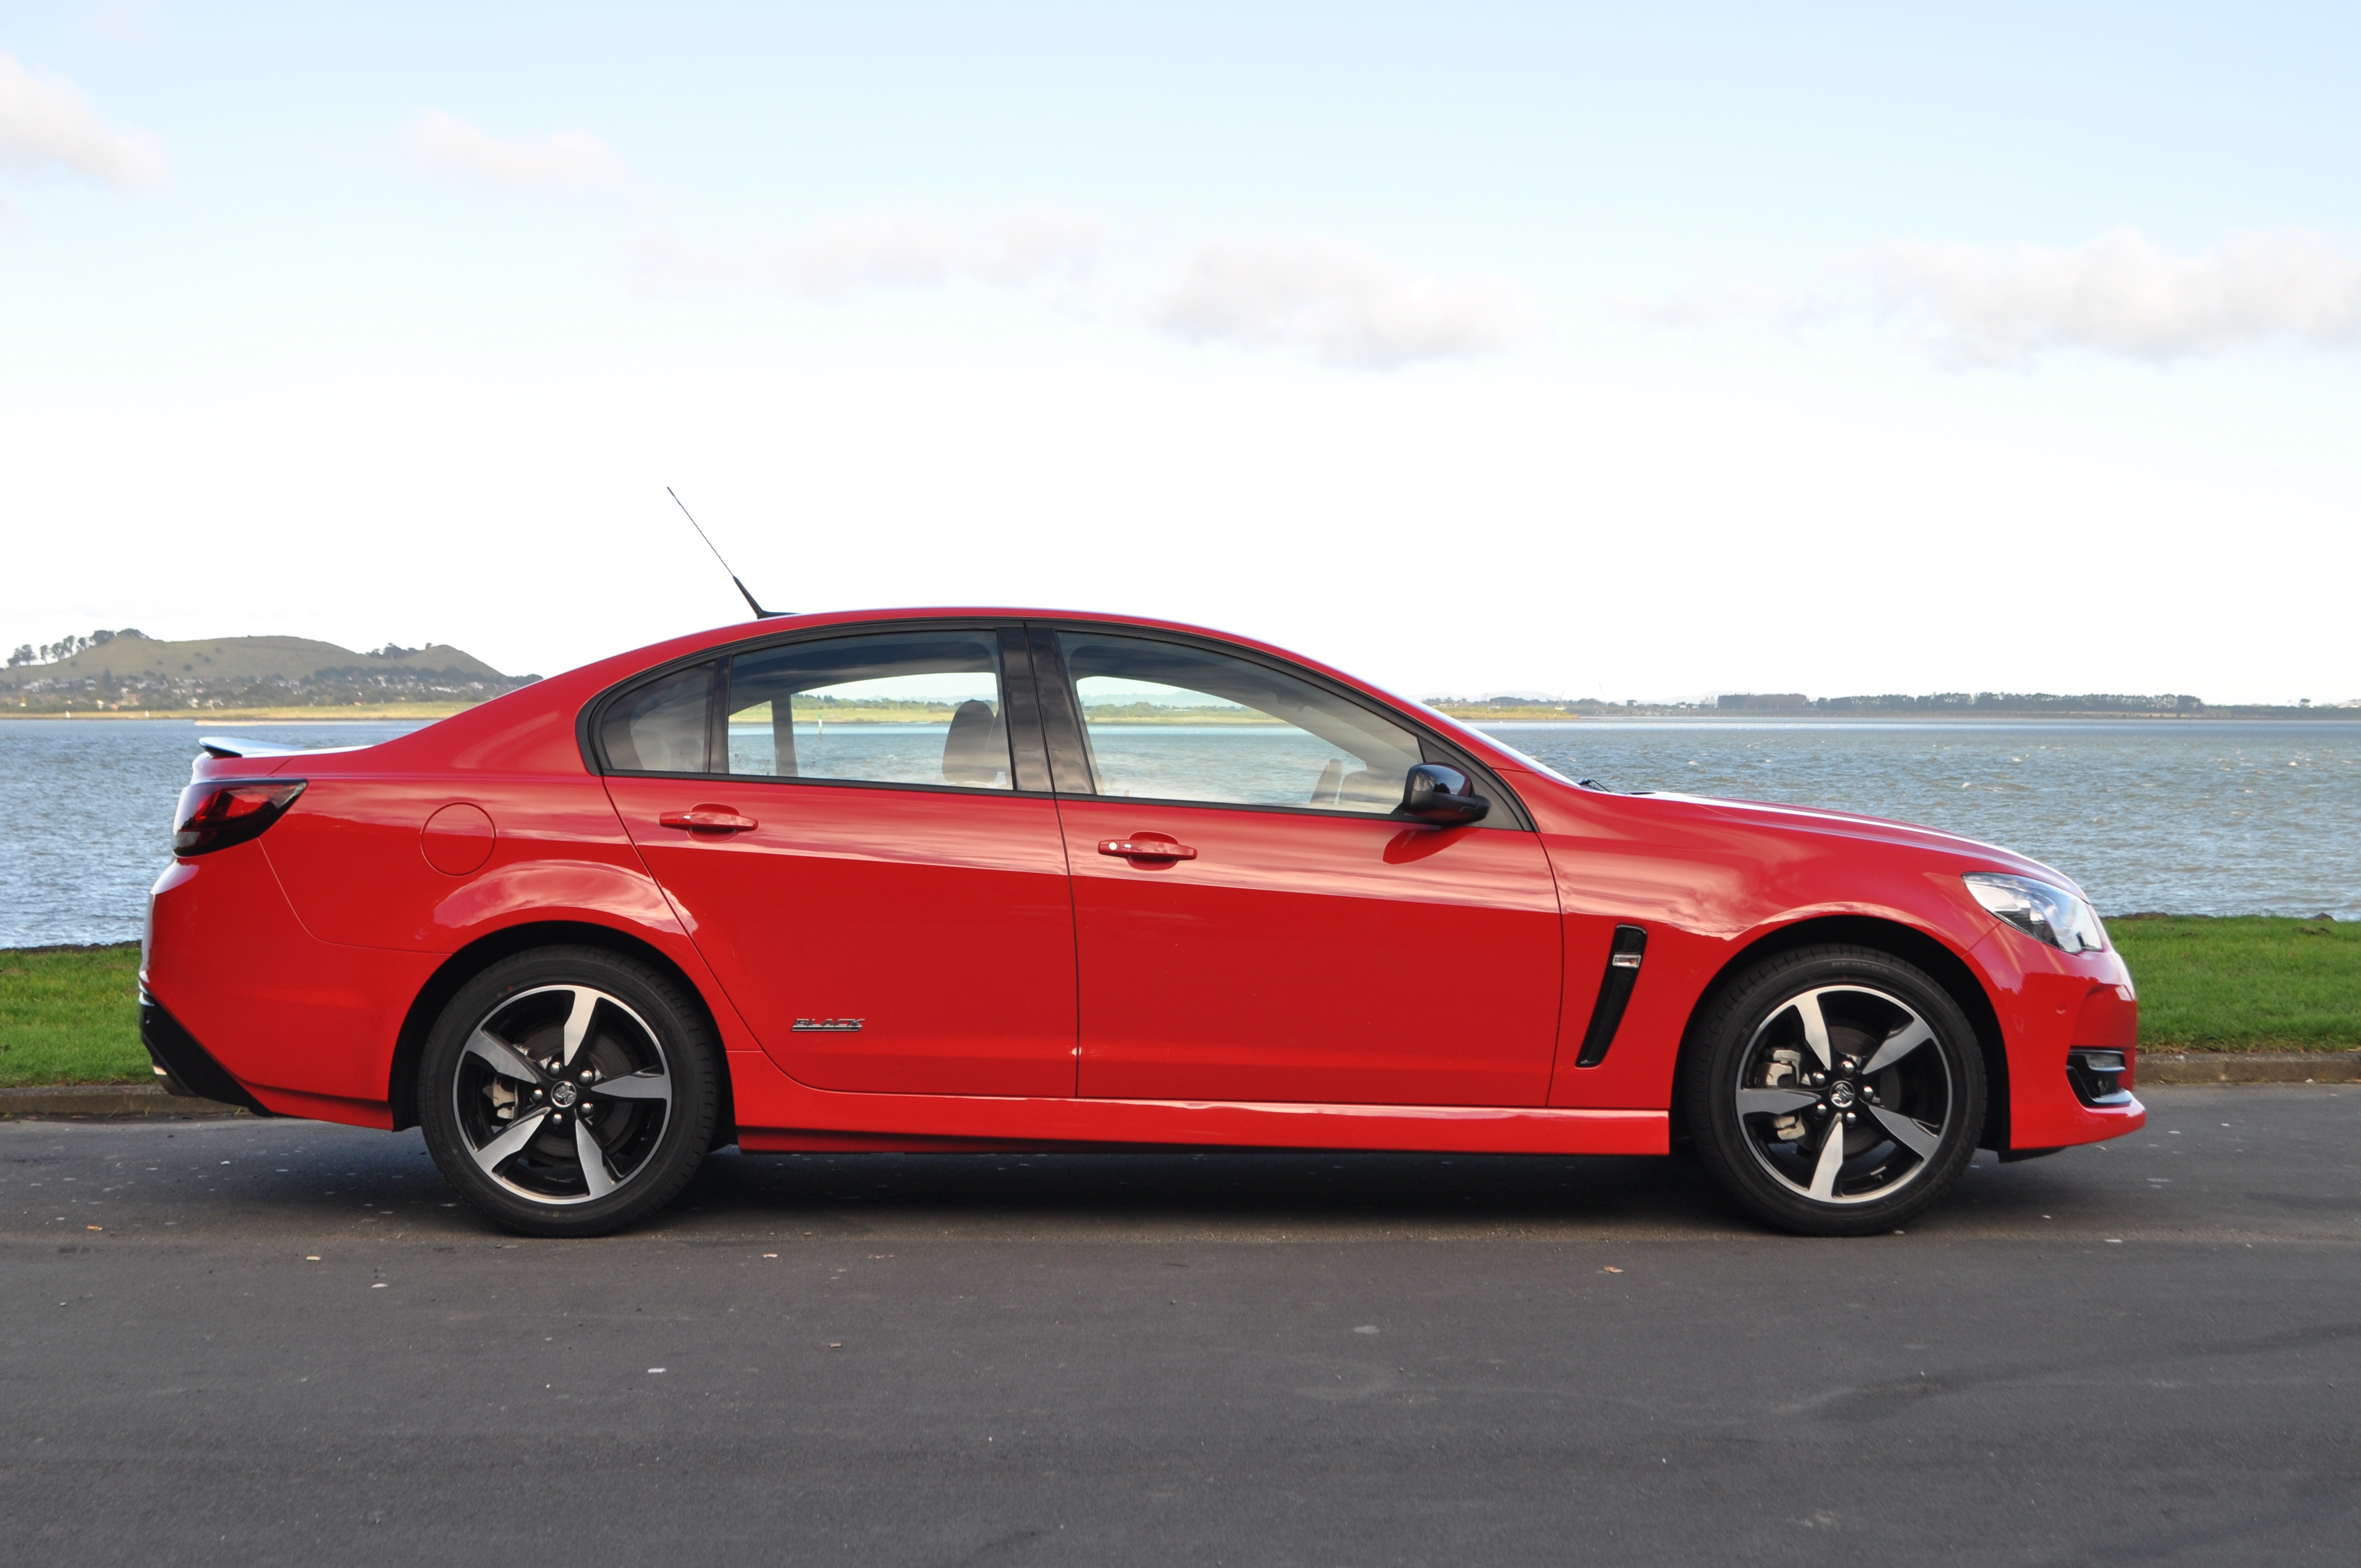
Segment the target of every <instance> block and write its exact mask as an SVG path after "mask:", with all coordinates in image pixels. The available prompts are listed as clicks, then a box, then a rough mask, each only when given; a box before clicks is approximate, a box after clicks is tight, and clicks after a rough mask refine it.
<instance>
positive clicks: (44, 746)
mask: <svg viewBox="0 0 2361 1568" xmlns="http://www.w3.org/2000/svg"><path fill="white" fill-rule="evenodd" d="M199 728H200V727H199V726H197V725H192V724H190V723H187V722H185V721H181V720H169V719H155V720H145V721H143V720H137V719H124V720H102V719H92V720H83V719H72V720H40V719H0V798H5V799H6V800H7V801H8V802H9V803H10V806H11V808H12V809H11V812H10V817H11V820H10V822H9V824H8V831H7V832H5V834H0V947H22V946H31V945H38V944H43V943H51V942H103V941H124V940H129V939H132V938H137V936H138V934H139V923H140V917H141V911H142V909H143V907H144V899H145V896H146V894H147V891H148V884H149V883H152V882H153V881H154V880H155V878H156V873H157V872H159V870H160V869H162V867H163V865H164V864H165V862H166V861H167V859H168V858H169V851H168V849H167V843H168V835H169V834H170V830H171V825H170V821H169V820H168V819H169V818H170V816H171V812H172V804H173V801H174V800H175V798H176V797H177V796H178V795H179V793H180V790H181V786H182V785H183V784H187V783H188V779H189V761H190V759H191V758H192V756H193V755H195V752H196V737H197V734H198V732H199ZM203 728H204V729H205V730H206V731H207V732H212V731H213V730H214V729H220V730H223V731H225V732H234V733H236V734H238V735H241V736H244V737H247V738H248V739H251V740H268V741H272V742H274V743H277V744H281V745H292V746H349V745H355V744H362V743H368V742H371V741H376V740H385V739H388V738H390V737H391V736H394V735H398V734H401V733H404V732H406V731H407V730H409V729H415V728H416V726H414V725H401V724H304V725H287V726H272V725H247V726H239V727H235V729H233V728H232V727H229V726H225V725H221V724H219V723H215V724H213V725H208V726H204V727H203ZM801 728H802V727H801V726H798V727H797V729H798V731H799V732H800V730H801ZM1498 734H1499V738H1500V739H1501V740H1504V741H1506V742H1507V743H1509V744H1510V745H1512V746H1515V747H1517V748H1519V749H1520V750H1521V751H1528V752H1530V753H1532V755H1533V756H1535V757H1537V758H1539V759H1540V760H1541V761H1543V762H1547V763H1549V764H1550V765H1551V766H1552V767H1554V768H1557V769H1558V770H1559V771H1561V772H1563V773H1567V774H1570V775H1571V776H1573V777H1576V778H1595V779H1597V780H1598V781H1599V782H1600V783H1602V784H1609V785H1611V786H1613V787H1615V788H1619V789H1652V788H1653V789H1670V790H1679V791H1683V792H1685V793H1689V794H1697V795H1730V796H1732V797H1737V798H1742V799H1751V800H1777V801H1785V802H1789V803H1792V804H1795V805H1801V806H1833V807H1837V808H1839V809H1843V810H1849V811H1861V812H1867V813H1869V814H1870V815H1872V816H1876V817H1899V818H1901V819H1903V820H1905V821H1912V822H1924V823H1926V824H1927V825H1929V826H1931V827H1936V828H1946V829H1949V830H1950V831H1952V832H1957V833H1964V834H1967V835H1969V836H1970V837H1971V838H1977V839H1989V840H1991V841H1993V842H1996V843H2002V844H2006V845H2008V846H2010V847H2011V848H2013V849H2016V850H2023V851H2024V852H2026V853H2027V854H2030V855H2033V856H2035V857H2037V858H2038V859H2040V860H2042V861H2048V863H2049V864H2051V865H2054V866H2056V867H2058V868H2059V870H2061V871H2063V872H2067V873H2068V874H2069V875H2070V876H2072V877H2074V878H2076V879H2077V880H2078V881H2080V882H2081V883H2082V885H2083V886H2084V887H2086V888H2088V889H2089V890H2090V891H2091V893H2092V896H2093V897H2094V898H2095V899H2096V900H2097V902H2098V905H2099V907H2100V908H2101V909H2103V910H2104V911H2107V912H2109V913H2111V914H2123V913H2127V912H2129V911H2132V910H2146V909H2160V910H2170V911H2175V912H2179V913H2187V914H2214V915H2240V914H2280V915H2312V914H2314V913H2316V912H2319V911H2323V910H2325V911H2327V912H2328V913H2330V914H2333V915H2334V916H2337V917H2338V918H2339V919H2361V724H2345V723H2335V722H2329V721H2313V722H2302V721H2292V720H2290V721H2282V722H2277V723H2268V722H2264V723H2217V722H2211V721H2209V722H2202V723H2154V724H2149V723H2136V722H2123V723H2082V724H2078V723H2069V722H2056V723H2044V722H2020V723H2015V724H2010V723H1990V724H1984V723H1916V724H1912V723H1862V722H1852V723H1815V722H1804V721H1781V720H1776V719H1763V720H1753V721H1747V722H1720V721H1691V720H1678V719H1674V720H1655V721H1648V720H1639V721H1628V722H1627V721H1600V722H1585V723H1577V724H1565V725H1502V726H1500V727H1499V729H1498ZM842 739H843V740H844V742H845V743H847V744H848V745H850V744H853V743H855V740H856V737H854V736H853V735H852V734H851V733H847V734H846V735H845V736H844V737H843V738H842ZM1258 739H1261V740H1263V745H1264V748H1265V750H1268V740H1267V739H1264V738H1262V737H1260V736H1259V734H1258V732H1257V731H1254V730H1236V731H1230V732H1228V733H1227V734H1226V735H1225V734H1224V733H1223V732H1221V731H1220V730H1219V729H1217V728H1216V727H1206V729H1203V730H1202V731H1201V732H1200V733H1198V734H1196V735H1193V736H1191V740H1193V741H1201V742H1202V744H1204V745H1207V746H1226V745H1237V746H1240V747H1249V748H1250V747H1252V746H1254V745H1255V743H1256V741H1257V740H1258ZM829 740H830V741H831V742H833V741H837V740H839V736H838V735H837V733H836V731H835V730H834V729H831V730H830V732H829ZM859 740H860V742H861V743H862V744H871V743H873V744H876V745H879V746H885V745H889V744H893V743H895V742H893V741H892V740H891V739H890V738H888V737H884V736H878V737H875V738H870V737H861V738H859ZM928 741H929V742H930V743H931V744H932V745H934V746H936V747H939V746H940V744H941V740H940V736H939V732H938V733H936V734H934V735H931V736H929V737H928ZM900 743H901V744H908V743H909V742H908V741H906V740H905V741H902V742H900ZM1290 761H1292V760H1290ZM1236 762H1237V765H1238V766H1239V767H1240V768H1241V769H1242V770H1244V772H1242V773H1241V774H1240V776H1241V777H1245V776H1246V774H1247V773H1251V772H1252V771H1253V766H1252V764H1253V762H1255V759H1253V758H1249V757H1247V756H1246V755H1245V754H1244V753H1241V755H1240V756H1239V757H1238V759H1237V760H1236Z"/></svg>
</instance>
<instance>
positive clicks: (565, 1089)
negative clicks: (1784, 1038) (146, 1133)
mask: <svg viewBox="0 0 2361 1568" xmlns="http://www.w3.org/2000/svg"><path fill="white" fill-rule="evenodd" d="M1845 1092H1846V1097H1847V1098H1848V1099H1850V1097H1851V1092H1852V1091H1850V1090H1847V1091H1845ZM581 1097H582V1091H580V1090H578V1089H577V1088H575V1087H574V1086H573V1085H572V1084H570V1083H561V1084H559V1085H557V1086H556V1087H555V1088H554V1089H552V1090H551V1091H549V1102H550V1103H551V1104H552V1105H555V1106H556V1107H557V1108H558V1109H559V1110H560V1111H565V1110H568V1109H571V1108H572V1106H573V1104H574V1102H576V1101H577V1100H579V1099H580V1098H581Z"/></svg>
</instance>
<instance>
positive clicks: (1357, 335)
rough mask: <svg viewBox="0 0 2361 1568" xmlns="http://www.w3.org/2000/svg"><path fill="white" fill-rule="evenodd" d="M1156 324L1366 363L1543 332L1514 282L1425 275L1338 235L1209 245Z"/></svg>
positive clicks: (1184, 272)
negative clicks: (1534, 327)
mask: <svg viewBox="0 0 2361 1568" xmlns="http://www.w3.org/2000/svg"><path fill="white" fill-rule="evenodd" d="M1155 321H1156V323H1157V324H1158V325H1159V326H1160V327H1161V328H1163V329H1164V330H1165V331H1166V332H1169V333H1171V334H1174V335H1175V336H1178V337H1182V338H1186V339H1188V340H1190V341H1191V342H1197V343H1224V344H1231V345H1236V346H1239V347H1246V348H1279V349H1291V350H1294V351H1296V352H1299V353H1303V354H1308V355H1310V356H1312V358H1314V359H1318V360H1321V361H1323V362H1324V363H1326V364H1330V365H1343V366H1350V367H1355V368H1359V369H1386V368H1390V367H1395V366H1400V365H1407V364H1410V363H1411V362H1412V361H1414V360H1420V359H1453V358H1459V357H1463V356H1468V355H1476V354H1487V353H1490V352H1492V351H1494V350H1497V349H1501V348H1506V347H1508V346H1509V345H1511V344H1513V343H1516V342H1517V341H1519V340H1520V339H1521V338H1523V337H1525V336H1527V335H1528V334H1530V333H1531V332H1532V309H1531V307H1530V305H1529V304H1528V303H1527V302H1526V300H1525V297H1524V295H1523V293H1522V291H1520V290H1519V289H1518V288H1517V287H1516V286H1515V285H1514V284H1512V283H1509V282H1506V281H1503V280H1497V279H1445V278H1430V277H1425V276H1422V275H1421V274H1418V273H1415V272H1410V271H1406V270H1404V269H1401V268H1399V267H1396V266H1394V265H1392V264H1391V263H1389V262H1387V261H1385V260H1382V259H1380V258H1378V257H1375V256H1372V255H1370V254H1369V253H1367V251H1363V250H1357V249H1355V248H1354V247H1351V246H1346V245H1340V244H1337V243H1335V242H1334V241H1329V240H1221V241H1215V242H1213V243H1212V244H1209V245H1206V246H1203V247H1200V248H1199V249H1198V251H1197V253H1196V254H1195V255H1194V256H1192V257H1191V258H1189V260H1188V262H1187V263H1186V264H1185V265H1184V266H1183V267H1182V268H1181V271H1180V279H1179V280H1178V282H1176V283H1175V284H1174V286H1173V287H1172V288H1171V290H1170V291H1169V292H1167V293H1166V294H1165V296H1164V297H1163V299H1162V300H1161V301H1160V302H1159V303H1158V305H1157V307H1156V311H1155Z"/></svg>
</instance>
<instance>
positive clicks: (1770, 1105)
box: [1730, 984, 1963, 1207]
mask: <svg viewBox="0 0 2361 1568" xmlns="http://www.w3.org/2000/svg"><path fill="white" fill-rule="evenodd" d="M1949 1049H1950V1047H1949V1045H1947V1043H1946V1042H1945V1041H1944V1039H1943V1038H1942V1036H1940V1035H1938V1033H1937V1032H1936V1030H1935V1029H1934V1028H1933V1027H1932V1026H1930V1025H1928V1023H1927V1020H1926V1019H1925V1018H1924V1017H1922V1016H1921V1015H1920V1014H1919V1012H1918V1010H1917V1009H1916V1008H1914V1007H1913V1006H1911V1005H1910V1004H1909V1003H1906V1002H1905V1001H1903V1000H1902V999H1901V998H1900V997H1898V996H1896V995H1894V993H1893V992H1890V991H1886V990H1883V989H1881V988H1878V987H1874V986H1870V985H1864V984H1837V985H1823V986H1817V987H1815V988H1813V989H1811V990H1808V991H1805V992H1800V993H1798V994H1797V995H1795V996H1793V997H1790V998H1788V999H1787V1000H1786V1001H1785V1002H1784V1003H1780V1004H1779V1005H1777V1006H1775V1007H1774V1008H1773V1009H1772V1011H1771V1012H1770V1014H1769V1015H1768V1016H1767V1017H1765V1018H1764V1019H1763V1023H1762V1024H1761V1025H1760V1026H1758V1027H1757V1028H1756V1029H1755V1031H1754V1034H1753V1037H1752V1039H1751V1040H1750V1041H1749V1042H1748V1043H1747V1045H1746V1047H1745V1048H1744V1049H1742V1050H1741V1051H1740V1052H1739V1053H1738V1054H1737V1073H1736V1077H1735V1081H1734V1082H1731V1084H1730V1092H1731V1093H1732V1094H1733V1096H1734V1097H1735V1101H1736V1106H1737V1112H1738V1123H1739V1126H1740V1128H1741V1134H1742V1136H1743V1140H1744V1142H1745V1144H1746V1146H1747V1149H1748V1152H1749V1153H1751V1154H1752V1156H1753V1157H1754V1160H1755V1163H1756V1164H1757V1165H1758V1166H1760V1167H1761V1168H1762V1170H1763V1172H1764V1173H1765V1174H1767V1175H1768V1176H1770V1177H1771V1178H1772V1179H1773V1181H1774V1182H1776V1183H1777V1184H1778V1185H1779V1186H1780V1187H1782V1188H1784V1189H1785V1190H1787V1191H1788V1192H1789V1193H1791V1194H1792V1195H1794V1196H1795V1197H1797V1198H1802V1199H1806V1200H1808V1201H1811V1202H1813V1203H1815V1204H1826V1205H1829V1206H1833V1207H1850V1206H1855V1205H1861V1204H1868V1203H1875V1202H1879V1201H1883V1200H1885V1199H1888V1198H1892V1197H1893V1196H1894V1195H1895V1194H1896V1193H1898V1192H1900V1191H1901V1190H1903V1189H1904V1188H1905V1187H1908V1186H1910V1185H1911V1184H1912V1183H1914V1182H1916V1181H1917V1180H1918V1179H1920V1178H1921V1177H1922V1176H1924V1175H1925V1174H1926V1173H1927V1171H1928V1170H1929V1169H1930V1168H1932V1165H1933V1162H1934V1160H1935V1157H1936V1154H1937V1151H1938V1149H1939V1148H1941V1147H1942V1146H1943V1140H1944V1136H1945V1135H1946V1134H1947V1133H1949V1131H1950V1129H1951V1126H1952V1124H1953V1122H1954V1121H1955V1120H1956V1119H1957V1118H1958V1117H1959V1116H1960V1114H1961V1113H1962V1109H1963V1108H1962V1107H1961V1106H1960V1104H1959V1103H1958V1100H1957V1096H1956V1094H1955V1092H1954V1089H1953V1083H1954V1080H1955V1076H1956V1075H1955V1074H1954V1073H1953V1071H1952V1064H1951V1063H1950V1061H1949Z"/></svg>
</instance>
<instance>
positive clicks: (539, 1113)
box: [451, 985, 674, 1205]
mask: <svg viewBox="0 0 2361 1568" xmlns="http://www.w3.org/2000/svg"><path fill="white" fill-rule="evenodd" d="M673 1099H674V1091H673V1071H672V1064H671V1063H670V1062H669V1061H668V1060H667V1059H666V1058H665V1054H664V1041H663V1037H662V1036H660V1035H659V1034H658V1033H657V1031H655V1030H654V1029H652V1028H650V1027H649V1026H648V1024H647V1021H646V1020H645V1019H644V1018H642V1016H641V1015H640V1014H639V1013H637V1012H636V1011H634V1010H633V1009H632V1008H631V1005H630V1004H629V1003H625V1002H624V1001H623V1000H622V999H621V998H620V997H618V996H616V995H614V994H613V993H612V992H607V991H603V990H599V989H598V988H596V987H593V986H588V985H544V986H537V987H534V988H533V989H532V990H528V991H522V992H517V993H516V994H515V995H512V996H510V997H507V998H504V999H503V1000H501V1001H500V1003H499V1004H498V1005H497V1006H495V1007H493V1008H492V1010H491V1011H490V1012H489V1014H487V1015H486V1016H485V1017H484V1018H483V1019H482V1020H481V1021H480V1022H479V1023H478V1024H477V1025H476V1026H475V1027H474V1028H473V1029H472V1030H471V1031H469V1033H468V1036H467V1044H466V1047H465V1048H464V1049H462V1050H461V1051H460V1053H459V1055H458V1058H457V1062H456V1069H454V1070H453V1072H452V1078H451V1108H452V1111H453V1113H454V1114H455V1122H456V1130H457V1132H458V1134H459V1137H460V1140H461V1144H462V1147H463V1149H464V1152H465V1153H466V1154H467V1157H469V1158H471V1159H473V1160H474V1162H475V1164H476V1166H477V1168H478V1169H479V1170H481V1171H482V1173H483V1174H484V1175H485V1176H486V1177H487V1178H489V1179H490V1180H491V1181H492V1182H494V1183H495V1184H497V1185H498V1186H500V1187H501V1188H503V1189H505V1190H508V1191H510V1192H512V1193H514V1194H516V1195H517V1196H518V1197H520V1198H523V1199H526V1200H528V1201H532V1202H533V1203H535V1204H553V1205H570V1204H577V1203H589V1202H593V1201H597V1200H598V1199H601V1198H605V1197H607V1196H608V1195H609V1194H610V1193H613V1192H615V1191H616V1190H619V1189H620V1188H623V1187H625V1186H628V1185H630V1184H631V1182H632V1181H633V1180H635V1179H638V1178H639V1177H640V1176H642V1173H644V1172H645V1171H646V1170H647V1169H648V1168H650V1167H651V1165H652V1164H653V1162H654V1158H655V1155H656V1151H657V1149H658V1147H659V1146H660V1145H661V1144H662V1142H663V1139H664V1130H665V1127H666V1125H667V1124H669V1122H670V1120H671V1118H672V1114H673Z"/></svg>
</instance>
